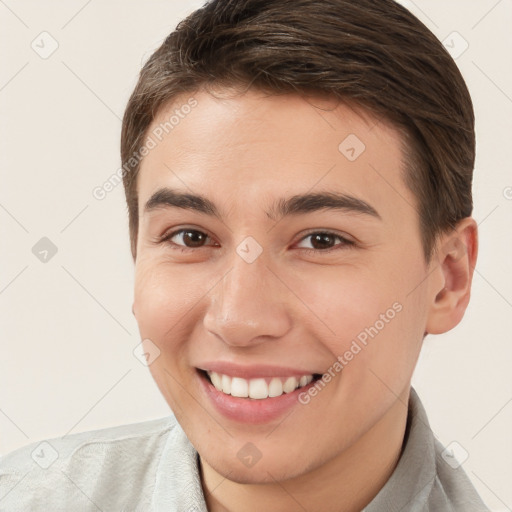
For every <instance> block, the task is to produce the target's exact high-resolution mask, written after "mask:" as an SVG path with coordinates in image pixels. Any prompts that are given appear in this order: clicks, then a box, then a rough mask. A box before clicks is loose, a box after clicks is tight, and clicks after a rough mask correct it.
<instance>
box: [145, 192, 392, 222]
mask: <svg viewBox="0 0 512 512" xmlns="http://www.w3.org/2000/svg"><path fill="white" fill-rule="evenodd" d="M159 208H182V209H185V210H193V211H197V212H199V213H203V214H205V215H210V216H213V217H217V218H219V219H220V218H221V217H222V216H221V215H220V212H219V210H218V209H217V207H216V206H215V204H214V203H213V202H212V201H210V200H209V199H207V198H206V197H204V196H201V195H200V194H190V193H186V192H180V191H178V190H174V189H171V188H168V187H165V188H160V189H158V190H157V191H156V192H155V193H154V194H152V196H151V197H150V198H149V200H148V201H147V202H146V204H145V206H144V213H146V212H150V211H152V210H156V209H159ZM320 210H338V211H344V212H353V213H359V214H364V215H368V216H371V217H375V218H377V219H380V220H382V218H381V216H380V215H379V213H378V212H377V210H376V209H375V208H373V206H371V205H370V204H368V203H367V202H366V201H363V200H362V199H359V198H357V197H354V196H350V195H347V194H340V193H336V192H318V193H306V194H298V195H294V196H291V197H288V198H279V199H278V200H277V201H276V202H275V203H274V204H273V205H272V207H271V208H270V210H269V211H266V212H265V213H266V215H267V217H268V218H270V219H271V220H276V219H277V218H280V217H286V216H289V215H300V214H306V213H311V212H316V211H320Z"/></svg>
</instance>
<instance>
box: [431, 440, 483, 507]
mask: <svg viewBox="0 0 512 512" xmlns="http://www.w3.org/2000/svg"><path fill="white" fill-rule="evenodd" d="M434 446H435V460H436V477H435V481H434V484H433V486H432V490H431V492H430V496H429V505H430V506H431V508H429V510H433V511H434V510H435V511H437V510H444V508H441V507H442V506H444V507H446V510H453V511H458V510H460V511H463V512H490V509H489V508H488V507H487V506H486V505H485V504H484V502H483V501H482V499H481V497H480V495H479V494H478V492H477V491H476V489H475V487H474V486H473V484H472V482H471V480H470V479H469V477H468V475H467V474H466V472H465V471H464V469H463V468H462V465H461V464H460V463H459V462H458V461H457V459H455V458H454V457H453V455H452V454H451V452H450V451H449V450H447V449H446V448H445V447H444V445H443V444H442V443H441V442H439V441H438V440H437V439H434Z"/></svg>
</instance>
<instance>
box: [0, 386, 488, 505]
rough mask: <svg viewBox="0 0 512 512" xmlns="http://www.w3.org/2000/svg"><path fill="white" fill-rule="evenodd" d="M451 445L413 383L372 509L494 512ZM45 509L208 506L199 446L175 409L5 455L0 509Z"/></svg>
mask: <svg viewBox="0 0 512 512" xmlns="http://www.w3.org/2000/svg"><path fill="white" fill-rule="evenodd" d="M443 452H444V447H443V446H442V445H441V444H440V443H439V442H438V441H437V440H436V439H435V438H434V436H433V434H432V431H431V429H430V427H429V424H428V420H427V416H426V413H425V409H424V408H423V406H422V404H421V401H420V399H419V397H418V395H417V394H416V392H415V390H414V389H413V388H411V396H410V399H409V415H408V420H407V429H406V437H405V444H404V447H403V450H402V454H401V457H400V460H399V462H398V464H397V466H396V468H395V470H394V472H393V474H392V475H391V477H390V478H389V480H388V481H387V482H386V484H385V485H384V487H383V488H382V489H381V490H380V492H379V493H378V494H377V496H376V497H375V498H374V499H373V500H372V502H371V503H370V504H368V506H367V507H366V508H365V509H364V512H399V511H402V512H420V511H421V512H444V511H447V512H448V511H450V512H484V511H487V512H489V509H488V508H487V507H486V506H485V505H484V504H483V502H482V500H481V499H480V497H479V496H478V494H477V492H476V491H475V489H474V487H473V485H472V484H471V482H470V481H469V479H468V477H467V476H466V474H465V472H464V470H463V469H462V467H461V466H458V464H457V462H456V460H455V459H453V458H452V457H450V456H449V454H447V453H446V452H445V453H444V454H443ZM38 510H50V511H52V512H57V511H66V512H68V511H71V510H72V511H80V512H81V511H84V512H89V511H91V512H92V511H95V512H98V511H102V512H110V511H116V512H128V511H130V512H131V511H137V512H143V511H158V512H164V511H165V512H207V508H206V503H205V500H204V495H203V491H202V487H201V480H200V475H199V459H198V454H197V452H196V450H195V449H194V447H193V446H192V444H191V443H190V441H189V440H188V438H187V437H186V435H185V433H184V431H183V430H182V428H181V427H180V425H179V423H178V422H177V421H176V419H175V418H174V416H169V417H166V418H162V419H158V420H152V421H145V422H142V423H135V424H131V425H122V426H117V427H111V428H106V429H102V430H95V431H90V432H83V433H80V434H71V435H68V436H65V437H60V438H54V439H49V440H46V441H42V442H36V443H32V444H29V445H27V446H25V447H23V448H20V449H18V450H16V451H14V452H11V453H10V454H7V455H5V456H3V457H1V458H0V512H4V511H5V512H11V511H13V512H14V511H23V512H27V511H38ZM339 510H340V512H342V511H343V505H342V503H340V508H339Z"/></svg>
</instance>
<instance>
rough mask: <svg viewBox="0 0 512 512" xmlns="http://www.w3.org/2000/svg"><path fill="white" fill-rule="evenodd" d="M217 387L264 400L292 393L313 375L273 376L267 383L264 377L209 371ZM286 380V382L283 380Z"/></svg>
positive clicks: (236, 394) (244, 396) (237, 394)
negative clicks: (247, 376) (250, 377)
mask: <svg viewBox="0 0 512 512" xmlns="http://www.w3.org/2000/svg"><path fill="white" fill-rule="evenodd" d="M207 373H208V376H209V377H210V379H211V381H212V384H213V385H214V386H215V389H217V390H218V391H222V392H223V393H225V394H226V395H231V396H236V397H241V398H248V397H249V398H253V399H257V400H262V399H264V398H269V397H276V396H281V395H282V394H283V393H291V392H292V391H295V390H296V389H297V388H298V387H303V386H306V385H307V384H309V383H310V382H311V381H312V380H313V375H302V376H301V377H300V378H299V379H298V378H297V377H288V378H286V379H284V378H283V379H281V378H279V377H273V378H272V379H271V380H270V382H269V383H268V384H267V381H266V380H265V379H263V378H258V379H249V380H247V379H242V378H241V377H229V376H228V375H221V374H219V373H216V372H207ZM283 381H284V382H283Z"/></svg>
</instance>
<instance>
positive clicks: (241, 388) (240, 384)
mask: <svg viewBox="0 0 512 512" xmlns="http://www.w3.org/2000/svg"><path fill="white" fill-rule="evenodd" d="M222 377H223V378H224V375H223V376H222ZM231 396H239V397H240V398H247V397H248V396H249V383H248V382H247V381H246V380H245V379H240V378H239V377H233V378H232V379H231Z"/></svg>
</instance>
